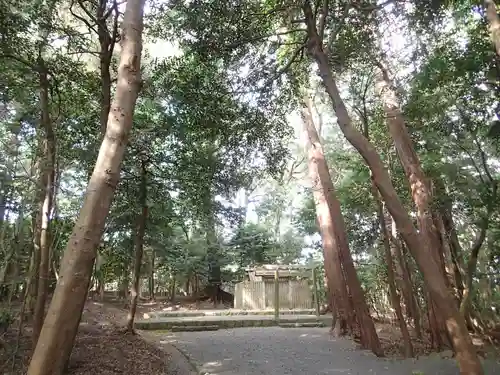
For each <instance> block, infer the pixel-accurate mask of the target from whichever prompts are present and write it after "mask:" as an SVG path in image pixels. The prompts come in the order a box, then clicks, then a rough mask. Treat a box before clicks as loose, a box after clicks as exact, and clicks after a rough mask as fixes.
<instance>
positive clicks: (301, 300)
mask: <svg viewBox="0 0 500 375" xmlns="http://www.w3.org/2000/svg"><path fill="white" fill-rule="evenodd" d="M275 287H276V286H275V282H274V280H269V281H243V282H241V283H238V284H236V285H235V288H234V308H236V309H244V310H267V309H274V307H275V306H274V301H275V298H274V294H275ZM278 297H279V308H280V309H310V308H312V306H313V298H312V292H311V288H310V287H309V283H308V281H307V280H280V281H279V292H278Z"/></svg>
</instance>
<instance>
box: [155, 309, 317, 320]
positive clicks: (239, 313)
mask: <svg viewBox="0 0 500 375" xmlns="http://www.w3.org/2000/svg"><path fill="white" fill-rule="evenodd" d="M274 313H275V312H274V310H238V309H232V310H201V311H200V310H197V311H196V310H195V311H154V312H151V313H148V315H149V316H150V318H163V317H165V318H167V317H168V318H182V317H192V316H245V315H274ZM279 313H280V315H315V314H316V310H314V309H293V310H287V309H282V310H280V312H279Z"/></svg>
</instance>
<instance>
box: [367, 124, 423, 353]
mask: <svg viewBox="0 0 500 375" xmlns="http://www.w3.org/2000/svg"><path fill="white" fill-rule="evenodd" d="M363 133H364V136H365V137H366V139H367V140H370V133H369V129H368V118H367V116H365V118H364V121H363ZM371 190H372V195H373V199H375V203H376V206H377V216H378V222H379V228H380V235H381V236H382V243H383V246H384V259H385V263H386V265H387V284H388V286H389V296H390V299H391V305H392V308H393V309H394V311H395V313H396V317H397V319H398V323H399V329H400V330H401V334H402V336H403V342H404V350H405V356H406V357H408V358H409V357H413V345H412V343H411V336H410V332H409V331H408V326H407V325H406V320H405V318H404V315H403V310H402V309H401V300H400V298H399V294H398V291H397V288H396V274H395V272H394V261H393V257H392V251H391V244H390V241H389V233H388V231H387V223H386V222H385V216H384V204H383V202H382V200H381V199H380V195H379V192H378V190H377V185H375V182H374V180H373V177H372V178H371Z"/></svg>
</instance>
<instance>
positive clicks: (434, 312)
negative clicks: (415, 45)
mask: <svg viewBox="0 0 500 375" xmlns="http://www.w3.org/2000/svg"><path fill="white" fill-rule="evenodd" d="M377 66H378V68H379V70H380V72H379V73H378V74H377V77H378V79H377V82H376V89H377V92H378V94H379V96H380V99H381V101H382V105H383V108H384V111H385V113H386V121H387V126H388V128H389V133H390V134H391V137H392V139H393V140H394V145H395V147H396V151H397V154H398V157H399V160H400V161H401V164H402V166H403V169H404V171H405V174H406V178H407V179H408V181H409V183H410V188H411V194H412V199H413V202H414V204H415V207H416V209H417V221H418V226H419V229H420V233H421V239H422V240H423V241H424V242H425V244H424V246H426V247H427V249H429V252H430V255H431V256H433V257H434V261H435V262H436V264H438V265H442V255H443V247H442V245H441V241H440V235H439V233H438V232H437V229H436V226H435V223H434V217H433V212H432V192H431V182H430V180H429V179H428V178H427V177H426V176H425V174H424V171H423V170H422V167H421V165H420V160H419V158H418V155H417V153H416V152H415V148H414V146H413V142H412V140H411V138H410V135H409V133H408V130H407V128H406V124H405V120H404V118H403V114H402V113H401V110H400V106H399V101H398V98H397V95H396V92H395V89H394V87H393V85H392V82H391V81H390V79H389V75H388V72H387V70H386V69H385V67H384V66H383V65H382V64H381V63H380V62H377ZM440 269H442V272H440V273H439V275H436V276H441V278H442V281H443V283H444V284H445V286H446V287H447V284H446V283H447V279H446V277H445V274H444V267H440ZM429 307H431V309H430V314H431V315H430V316H432V319H430V320H429V321H430V322H433V324H432V327H433V329H432V332H433V336H434V340H433V342H434V343H435V344H436V348H437V349H440V348H441V346H442V345H443V344H448V345H449V344H451V343H450V342H449V340H448V335H447V332H446V325H445V322H444V320H443V319H442V317H441V314H440V312H439V311H438V309H436V306H435V301H432V299H431V300H430V301H429Z"/></svg>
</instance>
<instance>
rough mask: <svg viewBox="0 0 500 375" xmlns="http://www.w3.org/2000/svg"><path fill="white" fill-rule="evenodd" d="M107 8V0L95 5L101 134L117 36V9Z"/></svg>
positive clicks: (105, 123) (103, 128)
mask: <svg viewBox="0 0 500 375" xmlns="http://www.w3.org/2000/svg"><path fill="white" fill-rule="evenodd" d="M112 7H113V11H111V9H109V10H108V0H99V2H98V4H97V7H96V23H97V36H98V38H99V46H100V51H99V72H100V75H101V81H100V83H101V99H100V109H101V113H100V125H101V135H102V136H104V135H105V134H106V125H107V123H108V115H109V112H110V109H111V73H110V71H109V69H110V65H111V59H112V57H113V51H114V48H115V43H116V40H117V38H118V9H117V8H116V3H115V4H114V5H112ZM112 14H113V21H112V30H111V31H110V30H108V18H109V17H110V16H111V15H112Z"/></svg>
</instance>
